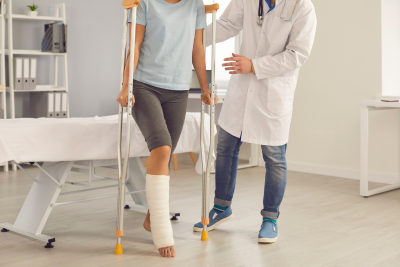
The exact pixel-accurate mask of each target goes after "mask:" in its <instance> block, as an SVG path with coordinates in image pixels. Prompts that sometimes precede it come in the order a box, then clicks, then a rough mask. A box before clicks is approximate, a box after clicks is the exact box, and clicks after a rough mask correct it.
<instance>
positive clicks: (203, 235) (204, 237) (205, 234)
mask: <svg viewBox="0 0 400 267" xmlns="http://www.w3.org/2000/svg"><path fill="white" fill-rule="evenodd" d="M201 241H208V231H203V232H201Z"/></svg>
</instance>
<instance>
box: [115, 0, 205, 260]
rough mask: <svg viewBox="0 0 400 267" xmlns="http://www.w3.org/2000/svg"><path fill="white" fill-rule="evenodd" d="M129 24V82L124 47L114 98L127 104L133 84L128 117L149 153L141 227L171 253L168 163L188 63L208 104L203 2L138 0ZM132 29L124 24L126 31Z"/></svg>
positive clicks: (189, 72) (185, 88) (187, 83)
mask: <svg viewBox="0 0 400 267" xmlns="http://www.w3.org/2000/svg"><path fill="white" fill-rule="evenodd" d="M126 1H127V0H126ZM128 22H132V18H130V19H129V20H128ZM133 26H134V27H136V34H135V49H134V50H135V51H133V54H134V57H133V60H134V64H133V71H134V75H133V81H130V80H129V72H130V69H129V65H130V64H129V63H130V60H131V57H130V55H131V53H132V52H131V51H130V50H129V51H128V53H127V59H126V62H125V69H124V76H123V85H122V90H121V92H120V93H119V95H118V97H117V101H118V102H119V104H120V105H122V106H123V107H126V106H127V102H126V98H127V96H128V91H129V84H130V83H132V85H131V86H132V93H133V97H132V105H133V108H132V116H133V118H134V119H135V121H136V123H137V124H138V126H139V128H140V130H141V132H142V134H143V136H144V138H145V140H146V142H147V145H148V149H149V151H150V157H149V161H148V166H147V175H146V196H147V202H148V205H149V211H148V214H147V217H146V219H145V221H144V223H143V227H144V228H145V229H146V230H147V231H149V232H151V233H152V236H153V241H154V244H155V246H156V247H157V249H158V250H159V252H160V254H161V255H162V256H164V257H174V256H175V255H176V252H175V249H174V239H173V235H172V226H171V222H170V220H169V179H170V178H169V162H170V159H171V155H172V153H173V151H174V149H175V147H176V145H177V142H178V139H179V137H180V134H181V131H182V127H183V124H184V120H185V115H186V106H187V99H188V93H189V88H190V84H191V79H192V64H193V66H194V68H195V70H196V73H197V77H198V79H199V82H200V85H201V89H202V94H203V96H205V97H206V99H204V100H203V101H204V102H205V103H207V104H210V103H211V102H212V101H211V92H210V90H209V89H208V86H207V78H206V67H205V53H204V46H203V29H204V28H205V27H206V18H205V8H204V4H203V2H202V1H201V0H193V1H184V0H141V2H140V4H139V5H138V7H137V12H136V25H133ZM131 27H132V23H129V29H130V30H129V32H131Z"/></svg>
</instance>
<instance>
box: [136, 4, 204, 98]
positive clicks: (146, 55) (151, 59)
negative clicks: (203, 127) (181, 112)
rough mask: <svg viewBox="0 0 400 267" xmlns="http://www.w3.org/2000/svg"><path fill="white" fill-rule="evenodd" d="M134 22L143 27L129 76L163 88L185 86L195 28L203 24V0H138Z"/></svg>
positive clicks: (187, 88) (188, 77)
mask: <svg viewBox="0 0 400 267" xmlns="http://www.w3.org/2000/svg"><path fill="white" fill-rule="evenodd" d="M129 22H132V13H131V14H130V15H129ZM136 23H137V24H141V25H145V26H146V31H145V34H144V39H143V44H142V48H141V50H140V55H139V62H138V65H137V68H136V70H135V74H134V76H133V78H134V79H135V80H137V81H139V82H143V83H147V84H150V85H153V86H155V87H159V88H163V89H170V90H189V89H190V84H191V81H192V51H193V42H194V36H195V31H196V30H198V29H204V28H206V26H207V25H206V15H205V9H204V4H203V1H202V0H181V1H180V2H178V3H176V4H170V3H167V2H165V1H164V0H141V1H140V4H139V6H138V8H137V15H136Z"/></svg>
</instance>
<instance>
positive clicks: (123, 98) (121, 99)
mask: <svg viewBox="0 0 400 267" xmlns="http://www.w3.org/2000/svg"><path fill="white" fill-rule="evenodd" d="M128 94H129V88H128V87H125V86H123V87H122V90H121V92H119V94H118V96H117V102H118V103H119V104H120V105H121V106H123V107H127V106H128ZM134 104H135V97H134V96H133V95H132V106H133V105H134Z"/></svg>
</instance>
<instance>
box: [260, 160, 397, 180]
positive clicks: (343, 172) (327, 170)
mask: <svg viewBox="0 0 400 267" xmlns="http://www.w3.org/2000/svg"><path fill="white" fill-rule="evenodd" d="M264 164H265V163H264V160H263V159H260V160H259V165H260V166H262V167H263V166H264ZM287 164H288V170H289V171H297V172H304V173H312V174H319V175H324V176H333V177H340V178H347V179H354V180H360V171H359V170H351V169H344V168H334V167H328V166H321V165H312V164H307V163H298V162H290V161H288V163H287ZM368 179H369V181H370V182H377V183H384V184H395V183H400V175H399V176H396V175H393V174H386V173H376V172H370V173H369V177H368Z"/></svg>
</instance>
